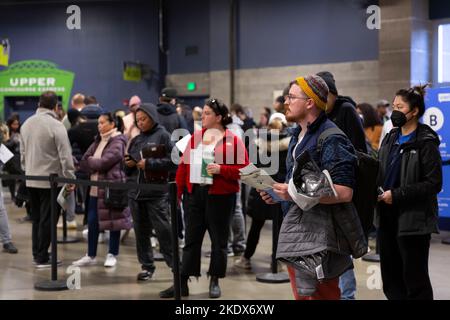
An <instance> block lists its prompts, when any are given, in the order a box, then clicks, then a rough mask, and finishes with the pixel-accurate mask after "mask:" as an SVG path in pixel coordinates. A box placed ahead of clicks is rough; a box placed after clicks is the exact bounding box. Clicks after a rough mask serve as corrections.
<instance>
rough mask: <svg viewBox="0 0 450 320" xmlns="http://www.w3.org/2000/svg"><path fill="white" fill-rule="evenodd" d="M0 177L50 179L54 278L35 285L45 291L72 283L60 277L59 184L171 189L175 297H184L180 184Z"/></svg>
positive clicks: (31, 178)
mask: <svg viewBox="0 0 450 320" xmlns="http://www.w3.org/2000/svg"><path fill="white" fill-rule="evenodd" d="M0 179H4V180H22V181H26V180H29V181H47V182H49V187H50V193H51V207H50V214H51V216H50V220H51V279H50V280H46V281H39V282H36V283H35V285H34V288H35V289H36V290H43V291H59V290H67V289H68V285H67V281H66V280H58V272H57V264H58V253H57V243H58V240H57V230H56V229H57V228H56V224H57V221H56V220H57V218H58V217H57V211H58V210H57V207H56V204H57V192H58V187H59V184H61V183H65V184H73V185H83V186H96V187H99V188H111V189H119V190H127V189H139V190H146V191H157V192H169V201H170V205H169V208H170V215H171V223H172V242H173V243H172V249H173V266H172V271H173V281H174V283H173V285H174V290H175V300H180V299H181V295H180V292H181V291H180V290H181V289H180V285H181V283H180V255H179V251H178V250H179V247H178V215H177V206H178V203H177V185H176V183H175V182H168V183H165V184H139V183H135V182H109V181H90V180H82V179H68V178H61V177H58V176H57V174H51V175H50V176H28V175H16V174H0Z"/></svg>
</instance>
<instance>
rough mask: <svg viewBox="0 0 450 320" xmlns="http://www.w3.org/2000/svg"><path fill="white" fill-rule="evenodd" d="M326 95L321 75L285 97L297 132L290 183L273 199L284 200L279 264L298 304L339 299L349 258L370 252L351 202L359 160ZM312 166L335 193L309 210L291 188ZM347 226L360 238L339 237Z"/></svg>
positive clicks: (297, 84) (290, 154) (304, 81)
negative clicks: (334, 118) (341, 278)
mask: <svg viewBox="0 0 450 320" xmlns="http://www.w3.org/2000/svg"><path fill="white" fill-rule="evenodd" d="M328 90H329V89H328V86H327V84H326V83H325V81H324V80H323V79H322V78H321V77H319V76H317V75H310V76H306V77H299V78H297V79H296V80H295V81H292V82H291V84H290V89H289V94H288V95H287V96H286V104H287V105H288V107H287V110H286V120H287V121H290V122H295V123H297V124H298V126H297V127H296V128H294V129H293V131H292V139H291V141H290V144H289V151H288V158H287V160H286V165H287V171H288V174H287V176H286V183H277V184H274V186H273V189H274V191H275V193H276V194H277V195H278V196H279V197H280V198H282V199H284V200H285V202H283V203H282V206H283V209H284V210H283V211H284V214H285V216H284V219H283V224H282V226H281V230H280V234H279V239H278V247H277V258H278V259H280V260H281V261H284V262H286V263H287V264H288V270H289V276H290V280H291V286H292V289H293V292H294V296H295V298H296V299H298V300H318V299H330V300H331V299H333V300H337V299H340V289H339V286H338V285H339V276H340V275H341V274H342V273H344V272H345V271H346V270H348V269H351V268H353V263H352V259H351V257H350V256H351V255H352V254H353V255H355V254H354V253H355V252H356V251H358V252H362V251H364V250H367V243H364V241H365V239H364V235H363V232H362V228H361V225H360V224H359V225H358V222H359V220H358V219H357V215H356V211H355V209H354V206H353V204H352V202H351V201H352V196H353V187H354V184H355V173H354V172H355V167H356V159H357V158H356V155H355V150H354V148H353V146H352V144H351V142H350V140H349V139H348V138H347V137H346V136H345V135H343V134H342V133H341V132H340V131H336V130H339V129H337V127H336V125H335V124H334V123H333V122H332V121H331V120H329V119H328V118H327V116H326V114H325V111H326V109H327V96H328ZM326 130H327V132H325V131H326ZM324 132H325V133H326V134H327V136H326V138H325V139H324V140H323V142H322V145H321V147H318V145H317V143H318V138H319V137H320V136H321V134H322V133H324ZM322 137H323V136H322ZM322 137H321V138H322ZM304 159H309V160H307V161H306V162H305V161H303V160H304ZM311 159H312V160H311ZM314 163H315V164H317V166H318V168H320V171H322V170H327V171H328V173H329V177H331V180H332V182H333V184H334V189H335V190H334V194H332V195H331V196H330V195H326V196H321V197H320V198H319V200H318V204H314V206H313V207H312V208H311V206H309V207H308V206H304V205H303V203H300V202H299V201H301V200H299V197H297V194H300V193H301V190H300V189H299V186H297V185H295V187H294V191H292V188H289V184H288V183H289V182H290V184H291V185H292V184H293V182H292V177H293V173H294V172H295V174H296V177H297V172H303V170H304V169H308V168H311V164H314ZM313 167H314V166H313ZM308 170H309V169H308ZM295 188H296V189H295ZM288 189H289V190H288ZM296 193H297V194H296ZM261 197H262V198H263V200H264V201H266V202H267V203H269V204H273V203H274V201H273V199H272V198H271V196H270V195H269V194H268V193H265V192H261ZM301 207H302V208H304V209H301ZM338 217H339V218H338ZM341 217H348V218H344V220H342V218H341ZM349 218H350V219H349ZM299 219H300V220H301V223H299V221H300V220H299ZM335 219H336V220H338V221H335ZM339 219H340V220H339ZM346 219H347V220H346ZM355 221H356V222H355ZM343 223H344V224H347V226H348V227H349V228H350V232H345V233H350V234H352V235H357V238H354V239H350V240H349V239H348V236H347V235H346V234H345V233H344V232H342V231H340V229H339V227H338V226H341V225H342V224H343ZM308 266H314V268H312V269H311V268H310V269H308Z"/></svg>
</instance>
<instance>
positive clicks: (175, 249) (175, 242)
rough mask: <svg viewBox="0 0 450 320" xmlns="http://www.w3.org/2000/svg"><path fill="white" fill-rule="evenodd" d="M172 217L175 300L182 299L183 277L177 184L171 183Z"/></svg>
mask: <svg viewBox="0 0 450 320" xmlns="http://www.w3.org/2000/svg"><path fill="white" fill-rule="evenodd" d="M169 186H170V188H169V200H170V217H171V222H172V251H173V262H172V263H173V266H172V269H173V287H174V289H175V300H181V279H180V253H179V251H178V214H177V208H178V203H177V201H178V199H177V184H176V183H175V182H171V183H170V184H169Z"/></svg>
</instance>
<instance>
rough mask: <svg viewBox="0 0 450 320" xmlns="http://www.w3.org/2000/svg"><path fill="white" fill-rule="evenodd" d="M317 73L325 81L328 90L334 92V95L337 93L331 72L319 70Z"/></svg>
mask: <svg viewBox="0 0 450 320" xmlns="http://www.w3.org/2000/svg"><path fill="white" fill-rule="evenodd" d="M317 75H318V76H319V77H321V78H322V79H323V80H324V81H325V83H326V84H327V86H328V89H329V90H330V92H331V93H332V94H334V95H337V94H338V91H337V88H336V81H335V80H334V76H333V74H332V73H331V72H329V71H321V72H318V73H317Z"/></svg>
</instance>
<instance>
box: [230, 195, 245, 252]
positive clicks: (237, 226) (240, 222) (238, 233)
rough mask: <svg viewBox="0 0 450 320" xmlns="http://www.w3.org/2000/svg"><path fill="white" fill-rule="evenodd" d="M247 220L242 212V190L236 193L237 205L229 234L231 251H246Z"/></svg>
mask: <svg viewBox="0 0 450 320" xmlns="http://www.w3.org/2000/svg"><path fill="white" fill-rule="evenodd" d="M245 242H246V241H245V220H244V214H243V212H242V199H241V190H239V192H238V193H237V194H236V205H235V209H234V212H233V216H232V218H231V224H230V234H229V236H228V251H229V252H232V251H234V252H236V253H240V252H244V251H245Z"/></svg>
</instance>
